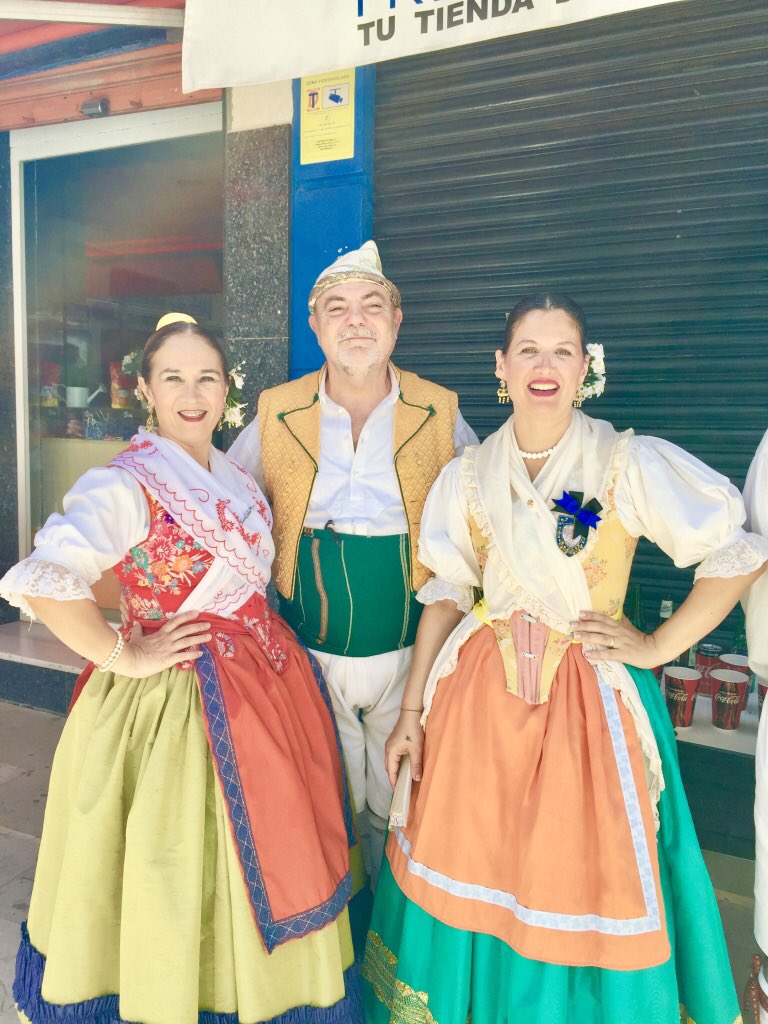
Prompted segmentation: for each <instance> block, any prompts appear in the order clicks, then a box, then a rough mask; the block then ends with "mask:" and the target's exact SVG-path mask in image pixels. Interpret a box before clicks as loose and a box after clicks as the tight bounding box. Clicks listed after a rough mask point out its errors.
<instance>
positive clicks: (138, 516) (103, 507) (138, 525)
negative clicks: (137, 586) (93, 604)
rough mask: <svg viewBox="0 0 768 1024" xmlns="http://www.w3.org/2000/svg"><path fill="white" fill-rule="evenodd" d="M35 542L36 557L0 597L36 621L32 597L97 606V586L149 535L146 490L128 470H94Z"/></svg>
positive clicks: (8, 579) (13, 574)
mask: <svg viewBox="0 0 768 1024" xmlns="http://www.w3.org/2000/svg"><path fill="white" fill-rule="evenodd" d="M63 506H64V513H63V515H61V514H59V513H58V512H54V514H53V515H51V516H49V517H48V519H47V521H46V523H45V525H44V526H43V527H42V529H41V530H39V531H38V533H37V534H36V536H35V550H34V551H33V552H32V554H31V555H30V556H29V557H28V558H25V559H24V560H23V561H21V562H19V563H18V565H15V566H14V567H13V568H12V569H10V570H9V571H8V572H7V573H6V574H5V576H3V578H2V579H1V580H0V597H4V598H5V599H6V601H8V602H9V603H10V604H12V605H15V606H16V607H17V608H20V609H21V610H22V611H23V612H25V613H26V614H27V615H29V616H31V617H32V618H34V614H33V612H32V609H31V608H30V607H29V603H28V601H27V598H29V597H51V598H54V599H55V600H57V601H78V600H82V599H90V600H91V601H93V600H94V596H93V591H92V590H91V586H92V585H93V584H94V583H96V581H97V580H98V579H99V578H100V577H101V575H102V573H104V572H105V571H106V570H107V569H110V568H111V567H112V566H113V565H116V564H117V563H118V562H119V561H120V560H121V559H122V558H123V557H124V556H125V555H126V553H127V552H128V551H129V550H130V549H131V548H132V547H133V546H134V545H136V544H139V543H140V542H141V541H142V540H144V538H145V537H146V536H147V534H148V532H149V509H148V506H147V499H146V496H145V494H144V491H143V490H142V488H141V486H140V484H139V483H138V482H137V481H136V480H134V478H133V477H132V476H131V475H130V474H129V473H126V472H125V470H122V469H118V468H116V467H112V466H107V467H101V468H98V469H90V470H88V472H87V473H85V474H83V476H81V477H80V479H79V480H78V481H77V483H76V484H75V485H74V486H73V487H72V489H71V490H70V491H68V492H67V494H66V495H65V496H64V500H63Z"/></svg>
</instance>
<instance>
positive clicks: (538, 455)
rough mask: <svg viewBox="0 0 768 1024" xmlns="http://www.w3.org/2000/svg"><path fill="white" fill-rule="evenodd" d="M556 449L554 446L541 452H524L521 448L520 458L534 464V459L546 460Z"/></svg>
mask: <svg viewBox="0 0 768 1024" xmlns="http://www.w3.org/2000/svg"><path fill="white" fill-rule="evenodd" d="M556 447H557V446H556V445H553V446H552V447H551V448H546V449H545V450H544V451H543V452H524V451H523V450H522V448H521V449H520V457H521V458H523V459H528V460H530V461H532V462H535V461H536V459H546V458H548V457H549V456H550V455H551V454H552V452H553V451H554V450H555V448H556Z"/></svg>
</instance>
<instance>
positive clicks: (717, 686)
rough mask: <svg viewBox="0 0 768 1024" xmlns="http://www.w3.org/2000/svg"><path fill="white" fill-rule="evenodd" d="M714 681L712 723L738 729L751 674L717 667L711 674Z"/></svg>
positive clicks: (725, 727)
mask: <svg viewBox="0 0 768 1024" xmlns="http://www.w3.org/2000/svg"><path fill="white" fill-rule="evenodd" d="M709 678H710V680H711V682H712V686H713V693H712V725H714V726H716V727H717V728H718V729H738V728H739V722H740V721H741V709H742V706H743V705H742V702H743V701H744V694H745V692H746V691H748V689H749V676H748V675H745V674H744V673H743V672H733V671H732V670H731V669H727V668H716V669H714V670H713V671H712V672H710V674H709Z"/></svg>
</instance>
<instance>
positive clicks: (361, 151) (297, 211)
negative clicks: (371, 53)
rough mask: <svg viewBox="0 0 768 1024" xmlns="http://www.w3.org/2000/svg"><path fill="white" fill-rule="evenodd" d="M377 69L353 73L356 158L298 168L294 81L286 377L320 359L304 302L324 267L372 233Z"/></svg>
mask: <svg viewBox="0 0 768 1024" xmlns="http://www.w3.org/2000/svg"><path fill="white" fill-rule="evenodd" d="M375 94H376V69H375V66H373V65H371V66H369V67H364V68H357V72H356V75H355V155H354V156H353V157H352V159H351V160H331V161H329V162H328V163H322V164H308V165H306V166H304V167H302V166H301V164H300V162H299V159H300V151H301V147H300V138H301V115H302V110H301V82H300V81H298V80H296V81H294V83H293V111H294V117H293V155H292V170H291V178H292V180H291V317H290V328H289V329H290V375H291V378H292V379H293V378H296V377H300V376H301V375H302V374H304V373H309V371H310V370H315V369H317V368H318V367H319V366H320V365H321V364H322V362H323V355H322V352H321V351H320V348H319V347H318V344H317V342H316V340H315V336H314V334H313V333H312V331H311V329H310V327H309V324H308V323H307V317H308V312H307V298H308V296H309V293H310V290H311V288H312V285H313V284H314V283H315V280H316V278H317V276H318V274H319V273H320V271H321V270H323V269H324V268H325V267H327V266H328V264H329V263H332V262H333V260H335V259H336V257H337V256H338V255H339V254H340V253H342V252H346V251H347V250H348V249H356V248H358V247H359V246H360V245H361V244H362V243H363V242H364V241H366V239H368V238H370V237H371V234H372V231H373V124H374V110H375Z"/></svg>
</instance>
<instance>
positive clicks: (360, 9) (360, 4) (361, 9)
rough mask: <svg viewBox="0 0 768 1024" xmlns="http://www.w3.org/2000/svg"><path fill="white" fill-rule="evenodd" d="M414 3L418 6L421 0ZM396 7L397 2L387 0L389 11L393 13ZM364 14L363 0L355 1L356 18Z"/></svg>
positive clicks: (395, 0)
mask: <svg viewBox="0 0 768 1024" xmlns="http://www.w3.org/2000/svg"><path fill="white" fill-rule="evenodd" d="M416 3H417V4H420V3H421V0H416ZM396 6H397V0H389V9H390V11H394V9H395V7H396ZM364 14H365V0H357V16H358V18H362V17H363V16H364Z"/></svg>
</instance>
